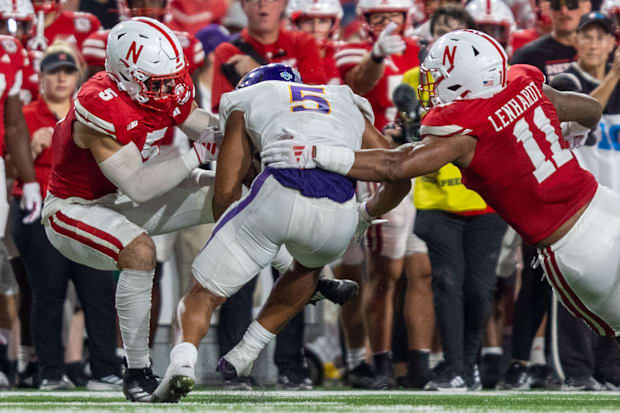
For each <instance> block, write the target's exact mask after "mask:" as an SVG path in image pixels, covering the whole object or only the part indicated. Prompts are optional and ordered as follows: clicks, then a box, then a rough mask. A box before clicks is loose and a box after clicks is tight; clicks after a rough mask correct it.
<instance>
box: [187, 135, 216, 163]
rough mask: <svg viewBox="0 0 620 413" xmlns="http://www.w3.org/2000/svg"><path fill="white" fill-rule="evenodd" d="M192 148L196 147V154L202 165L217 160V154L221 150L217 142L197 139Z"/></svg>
mask: <svg viewBox="0 0 620 413" xmlns="http://www.w3.org/2000/svg"><path fill="white" fill-rule="evenodd" d="M192 148H194V150H195V151H196V155H198V161H200V164H201V165H204V164H206V163H207V162H209V161H214V160H216V159H217V154H218V153H219V150H220V147H219V145H218V144H217V143H215V142H200V141H196V142H194V143H193V144H192Z"/></svg>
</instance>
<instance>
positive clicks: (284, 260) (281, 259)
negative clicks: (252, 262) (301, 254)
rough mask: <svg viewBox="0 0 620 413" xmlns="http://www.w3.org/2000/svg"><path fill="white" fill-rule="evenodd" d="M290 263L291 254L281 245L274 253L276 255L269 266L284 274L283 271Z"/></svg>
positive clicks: (291, 261) (291, 259) (291, 260)
mask: <svg viewBox="0 0 620 413" xmlns="http://www.w3.org/2000/svg"><path fill="white" fill-rule="evenodd" d="M292 263H293V256H292V255H291V254H290V253H289V252H288V250H287V249H286V247H285V246H284V245H282V246H281V247H280V250H279V251H278V253H277V254H276V257H275V258H274V259H273V261H272V262H271V266H272V267H273V268H275V269H276V270H278V272H279V273H280V274H284V271H286V270H287V269H288V267H290V266H291V264H292Z"/></svg>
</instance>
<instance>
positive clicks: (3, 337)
mask: <svg viewBox="0 0 620 413" xmlns="http://www.w3.org/2000/svg"><path fill="white" fill-rule="evenodd" d="M9 337H11V329H10V328H0V344H4V345H8V344H9Z"/></svg>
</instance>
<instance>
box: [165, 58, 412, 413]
mask: <svg viewBox="0 0 620 413" xmlns="http://www.w3.org/2000/svg"><path fill="white" fill-rule="evenodd" d="M266 102H268V104H266ZM373 120H374V116H373V113H372V109H371V107H370V104H369V103H368V101H367V100H366V99H364V98H362V97H360V96H357V95H355V94H354V93H353V92H352V91H351V89H350V88H349V87H348V86H339V85H326V86H309V85H305V84H303V83H302V80H301V76H300V75H299V73H298V72H297V71H296V70H295V69H293V68H291V67H290V66H286V65H283V64H278V63H274V64H270V65H266V66H261V67H259V68H256V69H254V70H253V71H251V72H250V73H248V74H247V75H246V76H245V77H244V78H243V79H242V80H241V81H240V83H239V85H238V86H237V89H236V90H235V91H233V92H230V93H227V94H225V95H224V96H223V97H222V102H221V104H220V129H221V130H222V131H224V140H223V142H222V146H221V149H220V154H219V156H218V169H217V172H216V178H215V186H214V193H213V214H214V218H216V219H217V220H218V221H217V224H216V227H215V229H214V231H213V234H212V236H211V238H210V239H209V241H208V242H207V245H206V246H205V248H204V249H203V250H202V251H201V252H200V254H199V255H198V257H196V260H195V261H194V264H193V275H194V278H195V283H194V285H193V287H192V288H191V290H190V291H189V292H188V293H187V294H186V295H185V296H184V297H183V299H182V300H181V302H180V303H179V307H178V313H179V320H180V324H181V335H182V336H181V343H180V344H177V345H176V346H175V347H174V348H173V349H172V351H171V352H170V365H169V366H168V369H167V371H166V374H165V376H164V378H163V379H162V382H161V383H160V385H159V387H158V388H157V389H156V390H155V392H154V394H153V395H154V400H156V401H165V402H171V401H172V402H174V401H177V400H178V399H179V398H180V397H182V396H184V395H186V394H187V393H188V392H189V391H190V390H191V388H192V386H193V384H194V381H195V373H194V365H195V363H196V359H197V347H198V345H199V343H200V340H201V339H202V338H203V337H204V336H205V334H206V333H207V330H208V328H209V323H210V319H211V313H212V311H213V310H214V309H215V307H217V306H218V305H220V304H221V303H223V302H224V301H225V300H226V297H229V296H231V295H232V294H234V293H235V292H236V291H237V290H239V289H240V288H241V287H242V286H243V285H244V284H246V283H247V282H248V281H250V280H251V279H252V278H253V277H254V275H255V274H256V273H257V272H258V271H260V269H262V268H263V267H265V266H266V265H268V264H269V263H270V262H271V261H272V260H273V258H274V257H275V255H276V253H277V252H278V251H279V249H280V247H281V246H282V245H285V246H286V248H287V249H288V251H289V252H290V253H291V255H293V257H294V258H295V260H294V262H293V264H292V265H291V266H290V267H289V268H288V269H287V270H286V271H285V272H284V273H283V274H282V276H281V277H280V278H279V279H278V281H277V283H276V285H275V287H274V290H273V291H272V293H271V295H270V296H269V298H268V300H267V303H266V305H265V307H264V308H263V309H262V311H261V313H260V314H259V316H258V318H257V320H255V321H254V322H252V324H251V325H250V327H248V330H247V332H246V334H245V336H244V338H243V340H242V341H241V343H239V344H238V345H237V346H236V347H235V348H234V349H233V350H231V351H230V352H229V353H228V354H226V355H225V356H224V357H223V358H222V359H220V362H219V364H218V370H219V371H220V372H221V373H222V374H223V375H224V378H225V379H226V380H228V379H230V378H232V377H236V376H238V375H239V376H245V375H247V374H249V370H250V368H251V366H252V363H253V361H254V360H255V359H256V357H257V356H258V353H259V352H260V350H261V349H262V348H263V347H264V346H265V345H267V344H268V343H269V342H270V341H271V340H272V339H273V338H274V337H275V335H276V334H277V333H278V332H279V331H280V329H281V328H282V327H283V326H284V325H285V324H286V322H287V321H288V320H289V319H290V318H292V317H293V316H294V315H295V314H296V313H297V312H298V311H299V310H301V309H302V308H303V306H304V305H305V304H306V303H307V302H308V300H309V299H310V297H311V296H312V292H313V291H314V290H315V287H316V284H317V281H318V276H319V272H320V271H321V269H322V268H323V266H324V265H326V264H328V263H330V262H332V261H334V260H336V259H338V258H339V257H340V256H342V254H343V253H344V251H345V249H346V248H347V245H348V244H349V241H350V239H351V237H352V236H353V235H354V233H355V232H356V226H357V227H358V229H359V230H360V232H361V233H363V231H364V230H365V228H366V227H367V225H368V224H369V222H370V220H368V219H366V218H367V217H368V216H369V214H371V215H374V216H376V214H382V213H384V212H387V211H389V210H390V209H392V208H393V207H394V206H396V205H397V204H398V203H399V202H400V200H401V199H402V198H403V197H404V196H405V195H407V193H408V192H409V189H410V188H411V183H410V181H409V180H403V181H396V182H394V183H389V184H386V185H384V186H383V187H382V189H380V190H379V191H378V192H377V193H376V194H375V195H374V196H373V197H371V198H370V199H369V200H368V201H367V202H365V203H363V204H359V206H358V205H357V202H356V199H355V185H354V182H353V181H352V180H349V179H348V178H345V177H343V176H340V175H339V174H335V173H325V172H324V171H322V170H319V169H316V170H314V171H311V170H308V171H300V170H294V169H272V168H266V169H264V170H263V171H262V172H261V173H260V175H258V177H256V179H254V182H253V184H252V187H251V189H250V192H249V193H248V194H247V195H246V196H245V197H243V198H242V199H239V198H240V197H241V187H242V184H243V180H244V177H245V175H246V173H247V171H248V170H249V168H250V167H251V165H252V161H253V152H254V151H260V150H261V149H262V148H263V147H264V146H265V145H267V144H269V143H271V142H274V141H277V140H280V139H282V131H283V130H284V131H291V133H294V132H293V131H294V130H295V129H297V130H300V131H303V133H305V134H307V135H308V136H311V138H310V139H312V140H314V141H317V142H325V143H327V142H330V143H331V144H332V145H337V146H341V147H345V148H351V149H353V148H357V149H359V148H374V147H379V148H387V147H388V143H387V141H386V140H385V138H384V137H383V136H382V135H381V134H380V133H379V132H378V131H377V130H376V129H375V128H374V126H373ZM358 213H359V220H360V222H359V224H358Z"/></svg>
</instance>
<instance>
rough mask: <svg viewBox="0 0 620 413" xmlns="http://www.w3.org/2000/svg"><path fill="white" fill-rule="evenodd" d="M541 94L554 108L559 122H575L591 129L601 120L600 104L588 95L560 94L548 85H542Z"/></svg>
mask: <svg viewBox="0 0 620 413" xmlns="http://www.w3.org/2000/svg"><path fill="white" fill-rule="evenodd" d="M543 92H544V93H545V96H547V99H549V100H550V101H551V103H553V106H555V110H556V111H557V112H558V118H559V119H560V122H577V123H579V124H580V125H582V126H583V127H585V128H588V129H593V128H594V127H596V125H597V124H598V121H599V120H600V119H601V115H602V114H603V108H602V107H601V104H600V103H599V102H598V101H597V100H596V99H594V98H592V97H590V96H588V95H585V94H583V93H577V92H561V91H559V90H556V89H554V88H552V87H551V86H548V85H543Z"/></svg>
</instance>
